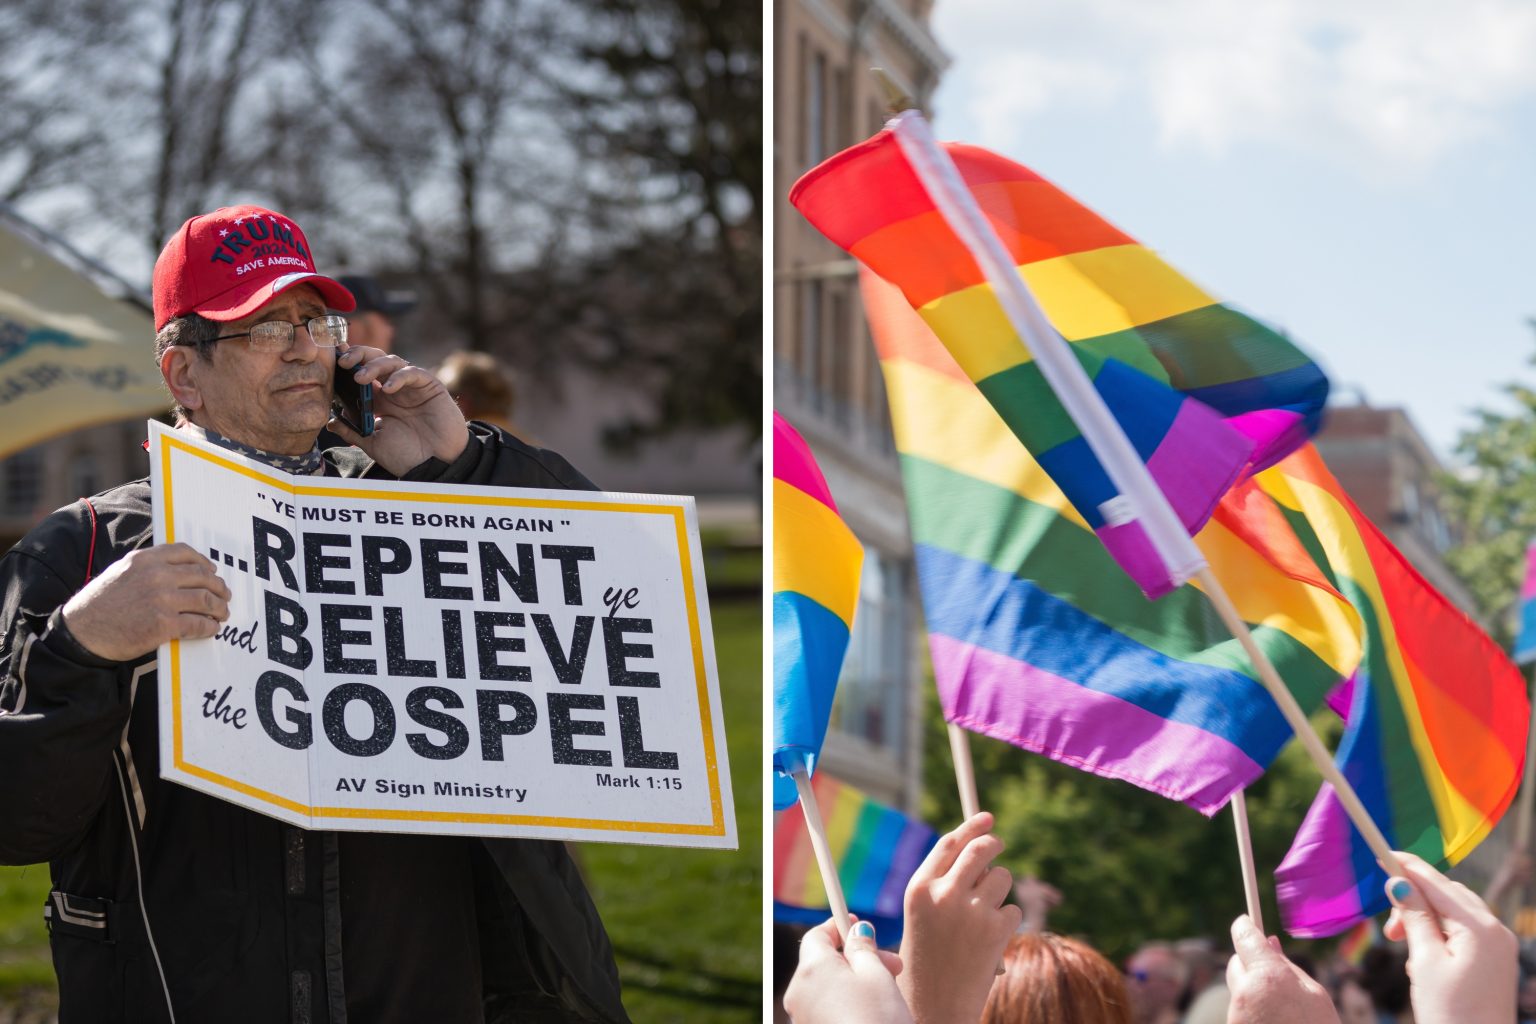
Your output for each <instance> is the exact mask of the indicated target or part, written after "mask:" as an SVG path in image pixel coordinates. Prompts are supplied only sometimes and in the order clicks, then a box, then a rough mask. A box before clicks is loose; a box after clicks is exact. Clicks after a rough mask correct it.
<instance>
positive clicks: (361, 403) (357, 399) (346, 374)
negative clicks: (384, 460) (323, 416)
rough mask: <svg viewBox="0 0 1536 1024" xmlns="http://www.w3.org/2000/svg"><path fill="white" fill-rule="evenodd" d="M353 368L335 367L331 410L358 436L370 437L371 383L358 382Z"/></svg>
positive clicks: (371, 421)
mask: <svg viewBox="0 0 1536 1024" xmlns="http://www.w3.org/2000/svg"><path fill="white" fill-rule="evenodd" d="M355 370H356V367H353V368H351V369H343V368H342V367H340V366H338V367H336V376H335V378H334V380H335V384H334V387H333V389H332V394H331V411H332V413H334V414H335V416H336V418H337V419H338V420H341V422H343V423H345V424H346V425H347V426H349V427H351V428H352V429H353V430H355V431H357V433H358V435H359V436H361V437H370V436H372V434H373V385H372V384H359V383H358V382H357V380H356V379H355V378H354V377H353V376H352V374H353V372H354V371H355Z"/></svg>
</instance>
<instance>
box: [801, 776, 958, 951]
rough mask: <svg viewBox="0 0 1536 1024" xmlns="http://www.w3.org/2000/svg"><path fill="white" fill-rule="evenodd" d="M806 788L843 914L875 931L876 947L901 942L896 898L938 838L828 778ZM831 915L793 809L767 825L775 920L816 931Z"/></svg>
mask: <svg viewBox="0 0 1536 1024" xmlns="http://www.w3.org/2000/svg"><path fill="white" fill-rule="evenodd" d="M811 786H812V788H813V789H814V790H815V792H816V804H817V806H818V807H820V808H821V813H822V816H823V817H824V818H825V819H826V825H827V844H828V845H829V846H830V847H831V849H832V858H833V860H835V861H836V862H837V875H838V879H839V881H841V882H842V886H843V895H844V896H845V897H846V898H847V900H848V909H849V910H850V911H852V912H853V913H855V914H857V915H858V916H859V917H860V918H861V919H863V920H865V921H868V922H869V923H870V924H873V925H874V926H875V932H876V934H878V935H879V936H880V941H881V944H882V945H889V944H891V943H892V942H897V941H900V939H901V921H902V918H901V906H902V897H903V895H904V894H905V893H906V891H907V883H908V882H909V881H911V879H912V873H913V872H914V871H916V870H917V866H918V865H919V864H921V863H922V862H923V858H924V857H926V856H928V851H929V850H931V849H933V846H934V844H935V843H937V842H938V841H939V836H938V833H937V832H935V831H934V830H933V829H931V828H929V827H928V826H927V825H924V824H923V823H922V822H921V821H918V820H917V819H916V818H909V817H907V816H906V815H905V814H902V813H901V812H900V811H897V810H893V809H892V808H889V807H886V806H885V805H884V804H880V803H876V802H875V801H873V800H871V799H870V798H869V797H867V796H865V795H864V794H863V793H861V792H859V791H858V790H857V789H854V788H853V787H852V786H850V785H848V784H847V783H846V782H840V781H838V780H837V779H834V778H833V777H832V776H830V775H828V774H827V773H826V772H818V773H817V775H816V778H815V779H814V780H813V781H812V783H811ZM830 913H831V911H830V910H829V909H828V906H827V895H826V890H825V889H823V888H822V884H821V876H820V874H819V873H818V872H817V871H816V858H815V855H814V854H813V853H812V851H811V837H810V833H809V832H808V831H807V830H806V827H805V815H804V814H802V813H801V809H800V808H799V807H791V808H789V809H788V810H786V811H783V812H782V813H780V814H779V816H778V818H777V819H776V820H775V821H774V825H773V919H774V920H775V921H784V922H788V923H791V924H820V923H821V922H823V921H825V920H826V919H827V917H828V916H829V914H830Z"/></svg>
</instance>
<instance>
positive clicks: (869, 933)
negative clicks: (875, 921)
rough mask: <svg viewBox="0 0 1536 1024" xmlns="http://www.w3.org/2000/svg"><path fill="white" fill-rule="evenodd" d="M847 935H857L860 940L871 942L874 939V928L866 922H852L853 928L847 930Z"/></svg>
mask: <svg viewBox="0 0 1536 1024" xmlns="http://www.w3.org/2000/svg"><path fill="white" fill-rule="evenodd" d="M848 934H849V936H850V937H852V936H854V935H857V936H858V937H859V938H861V939H869V940H871V941H873V940H874V938H875V926H874V925H872V924H870V923H869V922H868V921H855V922H853V927H852V928H850V929H848Z"/></svg>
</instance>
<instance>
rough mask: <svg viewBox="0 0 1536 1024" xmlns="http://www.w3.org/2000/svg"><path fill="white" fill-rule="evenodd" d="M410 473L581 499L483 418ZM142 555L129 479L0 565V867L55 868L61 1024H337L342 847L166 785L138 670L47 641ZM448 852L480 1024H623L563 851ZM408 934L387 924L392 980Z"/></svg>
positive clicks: (145, 541) (581, 481)
mask: <svg viewBox="0 0 1536 1024" xmlns="http://www.w3.org/2000/svg"><path fill="white" fill-rule="evenodd" d="M326 463H327V465H326V473H327V475H340V476H348V477H357V476H372V477H387V474H385V473H384V472H383V470H382V469H380V468H379V467H377V466H375V465H374V464H373V463H372V462H371V461H369V460H368V459H367V458H366V456H364V455H363V454H362V453H361V452H360V451H358V450H357V449H354V448H348V449H333V450H331V451H329V452H327V453H326ZM404 479H408V480H428V481H441V482H453V483H474V484H494V485H503V486H527V487H562V488H588V489H590V488H591V487H592V484H591V483H590V482H588V481H587V480H586V478H584V477H583V476H582V475H581V474H580V473H578V472H577V471H576V470H575V469H573V468H572V467H571V466H570V464H569V463H567V462H566V461H565V460H564V459H562V458H560V457H559V456H558V455H554V454H553V453H550V452H545V451H541V450H538V449H534V448H530V447H528V446H526V445H523V444H522V443H521V442H518V441H517V440H515V439H513V438H511V437H510V436H509V435H506V434H504V433H501V432H499V431H495V430H493V429H492V428H487V427H482V426H481V425H479V424H474V425H472V437H471V440H470V444H469V446H468V448H466V450H465V452H464V454H463V455H462V456H461V457H460V458H459V459H458V460H457V461H456V462H454V463H453V464H452V465H445V464H444V463H442V462H440V461H438V460H436V459H432V460H428V462H426V463H424V464H423V465H421V466H418V467H417V468H416V469H414V470H412V471H411V472H410V473H408V474H407V475H406V477H405V478H404ZM152 542H153V538H152V528H151V511H150V490H149V484H148V483H147V481H145V480H139V481H136V482H134V483H129V484H125V485H123V486H121V487H117V488H114V489H112V490H109V491H106V492H104V493H102V494H99V495H96V496H95V497H94V498H92V499H90V501H89V502H88V503H87V502H86V501H78V502H76V503H74V504H73V505H69V506H66V507H65V508H63V509H60V510H59V511H57V512H55V513H53V514H52V515H51V516H49V517H48V518H47V519H45V520H44V521H43V522H42V523H41V524H40V525H39V526H38V527H37V528H36V529H34V530H33V531H32V532H31V533H29V534H28V535H27V536H26V537H25V538H23V539H22V540H21V542H20V543H19V544H17V545H16V547H15V548H13V549H12V550H11V551H10V552H9V553H8V554H6V555H5V556H4V558H3V559H0V629H3V631H4V632H3V635H0V861H3V862H5V863H9V864H31V863H37V862H40V861H45V860H46V861H48V862H49V863H50V867H51V870H52V879H53V892H52V893H51V894H50V897H49V903H48V906H47V907H46V908H45V915H46V916H47V918H48V923H49V928H50V931H51V942H52V946H53V959H54V966H55V968H56V970H57V972H58V978H59V990H60V1014H59V1019H60V1021H61V1022H63V1024H70V1022H78V1021H89V1022H93V1024H94V1022H110V1021H123V1022H129V1021H132V1022H138V1021H155V1022H160V1021H169V1020H171V1019H172V1012H171V1011H174V1019H175V1020H176V1021H179V1022H183V1024H185V1022H189V1021H190V1022H199V1021H220V1022H238V1021H253V1022H255V1021H260V1022H274V1021H292V1022H305V1024H307V1022H315V1024H319V1022H326V1021H328V1022H331V1024H338V1022H340V1021H343V1020H345V1019H346V998H345V994H344V990H343V984H342V976H343V969H344V967H343V965H344V963H345V952H346V951H345V949H343V948H342V943H341V927H340V922H341V907H340V886H339V884H338V852H337V851H338V836H337V835H336V834H335V833H330V832H308V831H305V830H303V829H299V828H295V827H292V826H289V825H286V824H283V823H281V822H278V821H276V820H274V819H271V818H268V817H265V816H264V815H260V814H257V813H254V812H252V811H248V810H244V809H242V808H239V807H236V806H234V805H233V804H228V803H224V802H223V801H220V800H216V799H214V798H212V797H209V796H205V795H203V794H200V793H197V792H195V791H193V790H190V789H186V788H184V787H182V786H178V785H174V784H171V783H166V782H162V781H161V780H160V771H159V737H158V715H157V701H156V694H157V689H158V687H157V681H156V674H155V656H154V654H150V655H148V656H147V657H145V658H144V659H142V660H141V661H139V662H138V663H136V664H122V663H115V662H108V661H104V660H102V659H100V658H97V657H95V656H94V655H92V654H91V653H90V652H88V651H86V650H85V649H84V648H83V647H81V646H80V644H79V643H78V642H76V641H75V639H74V638H73V636H71V635H70V633H69V631H68V629H67V628H65V627H64V625H63V620H62V613H61V611H60V610H61V608H62V606H63V605H64V603H65V602H66V601H68V600H69V598H70V597H71V596H73V594H74V593H75V592H76V591H78V590H80V589H81V587H82V586H84V584H85V583H86V581H87V574H88V572H89V574H90V575H93V576H99V575H100V574H101V573H102V572H103V571H105V570H106V569H107V568H108V567H109V566H111V564H112V563H113V562H115V561H117V560H118V559H120V558H122V557H124V556H125V555H127V554H128V553H129V552H130V551H133V550H134V549H135V548H139V547H143V546H147V545H149V544H151V543H152ZM462 842H464V843H466V844H468V849H469V855H468V862H469V863H470V866H471V869H472V871H473V874H474V887H475V888H474V893H475V904H474V906H475V917H476V920H477V924H478V930H479V934H478V936H477V937H476V938H477V943H476V944H477V945H478V948H479V949H480V953H481V964H480V970H481V974H482V983H483V992H484V1006H485V1020H486V1021H488V1022H495V1021H503V1020H506V1021H511V1020H518V1021H522V1020H538V1021H542V1020H599V1021H624V1020H626V1019H627V1018H626V1017H625V1013H624V1009H623V1006H622V1004H621V1003H620V1000H619V982H618V973H617V970H616V969H615V966H614V962H613V952H612V949H611V947H610V946H609V943H608V937H607V934H606V933H605V932H604V930H603V925H602V922H601V920H599V918H598V915H597V911H596V909H595V908H594V907H593V905H592V902H591V899H590V898H589V897H588V895H587V891H586V888H585V886H584V885H583V883H582V880H581V877H580V875H579V874H578V872H577V870H576V866H575V864H574V863H573V862H572V860H571V858H570V856H569V854H568V853H567V852H566V849H565V846H564V844H562V843H558V842H546V841H539V840H507V839H483V840H463V841H462ZM401 884H402V885H406V884H409V880H408V879H401ZM413 938H415V937H414V936H413V935H411V934H410V930H409V929H402V934H401V935H400V936H399V960H398V964H397V966H398V969H399V970H401V971H409V970H410V969H411V962H412V955H411V950H412V941H413ZM168 1004H169V1007H170V1010H168V1009H167V1005H168ZM401 1010H402V1019H437V1017H438V1016H439V1015H438V1014H433V1013H431V1011H430V1008H427V1007H423V1012H424V1015H422V1014H417V1013H415V1011H410V1012H411V1013H412V1014H413V1015H412V1016H407V1015H406V1013H407V1008H401ZM352 1024H366V1022H362V1021H356V1020H354V1021H353V1022H352Z"/></svg>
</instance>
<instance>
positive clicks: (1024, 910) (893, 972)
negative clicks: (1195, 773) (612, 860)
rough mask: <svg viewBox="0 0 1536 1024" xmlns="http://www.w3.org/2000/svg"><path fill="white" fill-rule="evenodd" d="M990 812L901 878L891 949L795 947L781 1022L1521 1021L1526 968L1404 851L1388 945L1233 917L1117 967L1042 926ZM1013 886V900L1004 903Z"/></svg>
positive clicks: (863, 925)
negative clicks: (1227, 938) (1324, 937)
mask: <svg viewBox="0 0 1536 1024" xmlns="http://www.w3.org/2000/svg"><path fill="white" fill-rule="evenodd" d="M991 827H992V817H991V815H990V814H987V813H985V812H983V813H981V814H978V815H976V816H974V817H972V818H971V819H970V820H968V821H966V822H965V823H964V824H962V825H961V826H960V827H959V828H957V829H956V830H955V831H953V832H951V833H949V834H947V835H945V836H944V837H942V838H941V839H940V840H939V842H938V844H937V845H936V846H935V847H934V849H933V851H932V853H931V854H930V855H929V856H928V858H927V860H925V861H924V863H923V864H922V865H921V866H920V867H919V869H918V870H917V872H916V874H914V875H913V877H912V880H911V882H910V883H909V885H908V887H907V892H906V899H905V906H904V911H905V926H904V930H903V934H902V938H901V944H900V949H899V951H897V952H891V951H887V950H883V949H881V948H879V940H878V937H877V936H876V934H875V930H874V928H873V927H871V925H870V924H869V923H868V922H864V921H855V923H854V924H853V926H852V928H851V929H850V930H849V933H848V935H847V936H846V938H844V937H843V936H841V935H840V934H839V931H838V929H837V927H836V924H835V923H834V922H833V921H827V922H826V923H824V924H822V925H820V926H818V927H816V928H814V929H811V930H810V931H809V932H807V933H806V934H805V936H804V938H803V940H802V941H801V943H800V950H799V960H798V966H797V967H796V969H795V971H794V974H793V976H792V977H791V978H790V979H789V982H788V986H787V989H786V990H785V992H784V995H783V1008H784V1010H785V1011H786V1013H787V1014H788V1016H789V1017H790V1018H791V1019H792V1020H793V1021H795V1022H796V1024H822V1022H833V1021H837V1022H845V1024H907V1022H915V1024H975V1022H980V1024H1220V1022H1223V1021H1231V1022H1233V1024H1336V1022H1337V1024H1409V1022H1412V1024H1484V1022H1488V1024H1492V1022H1498V1024H1505V1022H1514V1021H1519V1022H1521V1024H1525V1022H1527V1021H1532V1020H1536V974H1533V973H1531V972H1530V971H1529V970H1525V971H1523V970H1522V958H1521V955H1520V950H1519V944H1518V942H1517V940H1516V938H1515V936H1514V934H1513V933H1512V932H1511V931H1510V930H1509V929H1508V928H1506V927H1505V926H1504V925H1503V924H1502V923H1501V922H1500V921H1499V919H1498V916H1497V915H1496V914H1495V913H1494V911H1493V910H1491V909H1490V908H1489V905H1488V903H1487V902H1485V901H1484V900H1483V899H1482V898H1481V897H1479V896H1478V895H1477V894H1476V893H1474V892H1472V890H1470V889H1468V888H1467V887H1466V886H1464V885H1462V884H1461V883H1459V882H1454V881H1452V880H1450V879H1449V878H1447V877H1445V876H1444V875H1443V874H1441V873H1440V872H1439V871H1437V870H1435V868H1434V867H1432V866H1431V865H1429V864H1427V863H1425V862H1424V861H1423V860H1421V859H1419V858H1417V857H1415V856H1413V855H1411V854H1399V855H1398V856H1399V857H1400V858H1401V859H1402V863H1403V867H1404V872H1405V875H1406V877H1397V878H1392V879H1390V880H1389V881H1388V883H1387V897H1388V899H1389V900H1390V901H1391V903H1392V907H1393V909H1392V911H1391V914H1390V916H1389V917H1388V919H1387V922H1386V924H1385V925H1384V926H1383V928H1382V934H1383V936H1384V937H1385V938H1386V939H1387V940H1390V942H1391V945H1387V944H1378V945H1376V946H1374V947H1372V948H1371V949H1370V950H1369V951H1368V952H1367V953H1366V955H1365V956H1364V958H1363V959H1361V960H1360V962H1359V963H1358V964H1351V963H1348V962H1346V961H1344V960H1343V959H1342V958H1339V959H1338V960H1337V961H1336V962H1333V963H1329V964H1324V965H1318V964H1316V963H1314V962H1313V961H1312V960H1311V959H1310V958H1307V957H1305V956H1301V955H1287V954H1286V952H1285V950H1284V949H1283V948H1282V946H1281V944H1280V941H1279V939H1278V938H1276V937H1274V936H1267V935H1265V934H1264V933H1263V932H1262V931H1261V930H1260V929H1259V928H1258V927H1256V926H1255V924H1254V922H1253V921H1252V920H1251V919H1250V918H1249V917H1247V916H1246V915H1244V916H1242V917H1239V918H1237V920H1235V921H1234V922H1233V923H1232V929H1231V948H1232V950H1233V952H1232V954H1231V955H1230V956H1229V955H1228V954H1227V953H1226V951H1225V949H1218V948H1217V947H1216V945H1215V944H1214V943H1212V942H1211V941H1209V940H1201V939H1190V940H1184V941H1180V942H1149V943H1146V944H1145V945H1143V946H1142V947H1140V948H1139V949H1137V950H1136V952H1135V953H1134V954H1132V955H1131V957H1129V958H1128V959H1127V960H1126V961H1125V964H1124V969H1123V970H1122V969H1120V968H1118V967H1116V966H1115V965H1114V964H1113V963H1112V962H1111V961H1110V960H1109V959H1108V958H1106V957H1105V956H1104V955H1103V954H1101V953H1099V952H1098V951H1097V950H1095V949H1094V948H1093V947H1092V946H1091V945H1089V944H1088V943H1086V942H1083V941H1081V940H1080V939H1077V938H1072V937H1068V936H1063V935H1057V934H1053V933H1052V932H1050V931H1048V930H1046V916H1047V914H1048V911H1049V908H1050V906H1052V905H1054V903H1055V902H1057V901H1059V899H1060V894H1059V893H1057V892H1056V891H1055V890H1054V889H1052V888H1051V887H1050V886H1048V885H1045V884H1044V883H1041V882H1038V881H1036V880H1033V879H1027V880H1024V881H1022V882H1021V883H1020V884H1018V885H1015V884H1014V882H1013V879H1012V877H1011V875H1010V873H1009V872H1008V870H1007V869H1006V868H1004V867H1002V866H1001V865H998V864H996V863H994V862H995V860H996V858H997V856H998V854H999V853H1001V852H1002V843H1001V841H1000V840H999V839H998V838H997V837H996V836H995V835H993V834H992V831H991ZM1010 893H1012V894H1013V895H1014V898H1015V900H1016V901H1017V902H1007V899H1008V897H1009V895H1010Z"/></svg>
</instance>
